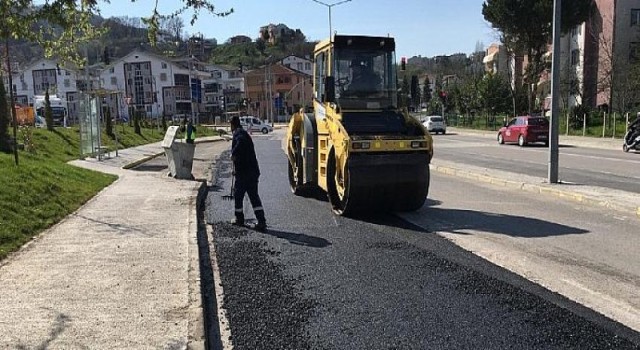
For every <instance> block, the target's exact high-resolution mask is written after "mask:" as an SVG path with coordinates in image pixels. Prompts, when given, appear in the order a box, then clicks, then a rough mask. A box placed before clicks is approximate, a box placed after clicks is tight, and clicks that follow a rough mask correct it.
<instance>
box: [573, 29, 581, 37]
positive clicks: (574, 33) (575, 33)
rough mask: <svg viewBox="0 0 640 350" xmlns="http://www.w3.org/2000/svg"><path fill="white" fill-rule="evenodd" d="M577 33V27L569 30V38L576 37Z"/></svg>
mask: <svg viewBox="0 0 640 350" xmlns="http://www.w3.org/2000/svg"><path fill="white" fill-rule="evenodd" d="M578 34H580V33H579V31H578V27H573V28H571V36H577V35H578Z"/></svg>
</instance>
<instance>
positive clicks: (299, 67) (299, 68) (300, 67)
mask: <svg viewBox="0 0 640 350" xmlns="http://www.w3.org/2000/svg"><path fill="white" fill-rule="evenodd" d="M297 67H298V70H302V62H300V63H298V64H297Z"/></svg>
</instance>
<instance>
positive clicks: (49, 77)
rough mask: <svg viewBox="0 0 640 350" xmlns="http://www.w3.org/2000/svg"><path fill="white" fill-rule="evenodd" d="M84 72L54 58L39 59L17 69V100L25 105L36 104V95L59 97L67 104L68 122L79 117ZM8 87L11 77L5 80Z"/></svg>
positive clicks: (14, 75)
mask: <svg viewBox="0 0 640 350" xmlns="http://www.w3.org/2000/svg"><path fill="white" fill-rule="evenodd" d="M83 79H84V77H83V76H82V75H80V76H79V75H78V71H77V70H74V69H69V68H66V67H63V66H61V65H60V64H59V63H58V62H57V61H55V60H50V59H39V60H36V61H34V62H32V63H30V64H28V65H26V66H24V67H23V68H21V69H18V70H16V71H14V72H13V74H12V80H13V86H12V87H11V88H12V89H13V94H14V99H15V102H16V103H18V104H21V105H25V106H33V102H34V97H35V96H37V95H45V94H46V93H47V91H49V95H50V96H57V97H59V98H60V99H62V100H63V101H64V102H65V103H66V105H67V113H68V121H69V122H70V123H73V122H75V121H77V120H78V108H79V101H78V100H79V96H80V95H79V94H80V93H79V89H80V88H81V86H83V83H82V82H81V81H80V80H83ZM4 80H5V81H4V84H5V88H6V89H7V91H9V86H8V85H9V82H8V79H4Z"/></svg>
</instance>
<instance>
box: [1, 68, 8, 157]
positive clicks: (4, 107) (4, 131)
mask: <svg viewBox="0 0 640 350" xmlns="http://www.w3.org/2000/svg"><path fill="white" fill-rule="evenodd" d="M2 81H3V79H2V75H0V82H2ZM9 116H10V113H9V105H8V103H7V92H6V91H5V89H4V84H3V83H0V152H10V151H11V145H10V142H9V133H8V131H9V121H10V120H11V118H9Z"/></svg>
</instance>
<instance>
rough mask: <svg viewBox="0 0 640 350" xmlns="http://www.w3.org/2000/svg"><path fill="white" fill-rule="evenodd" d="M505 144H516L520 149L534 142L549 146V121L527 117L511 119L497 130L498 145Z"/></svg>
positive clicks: (542, 118)
mask: <svg viewBox="0 0 640 350" xmlns="http://www.w3.org/2000/svg"><path fill="white" fill-rule="evenodd" d="M505 142H517V143H518V145H520V147H522V146H526V145H527V144H528V143H534V142H540V143H544V145H545V146H549V120H548V119H547V118H544V117H533V116H528V115H526V116H521V117H516V118H513V119H511V121H509V123H508V124H507V125H505V126H503V127H501V128H500V130H498V143H499V144H503V143H505Z"/></svg>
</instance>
